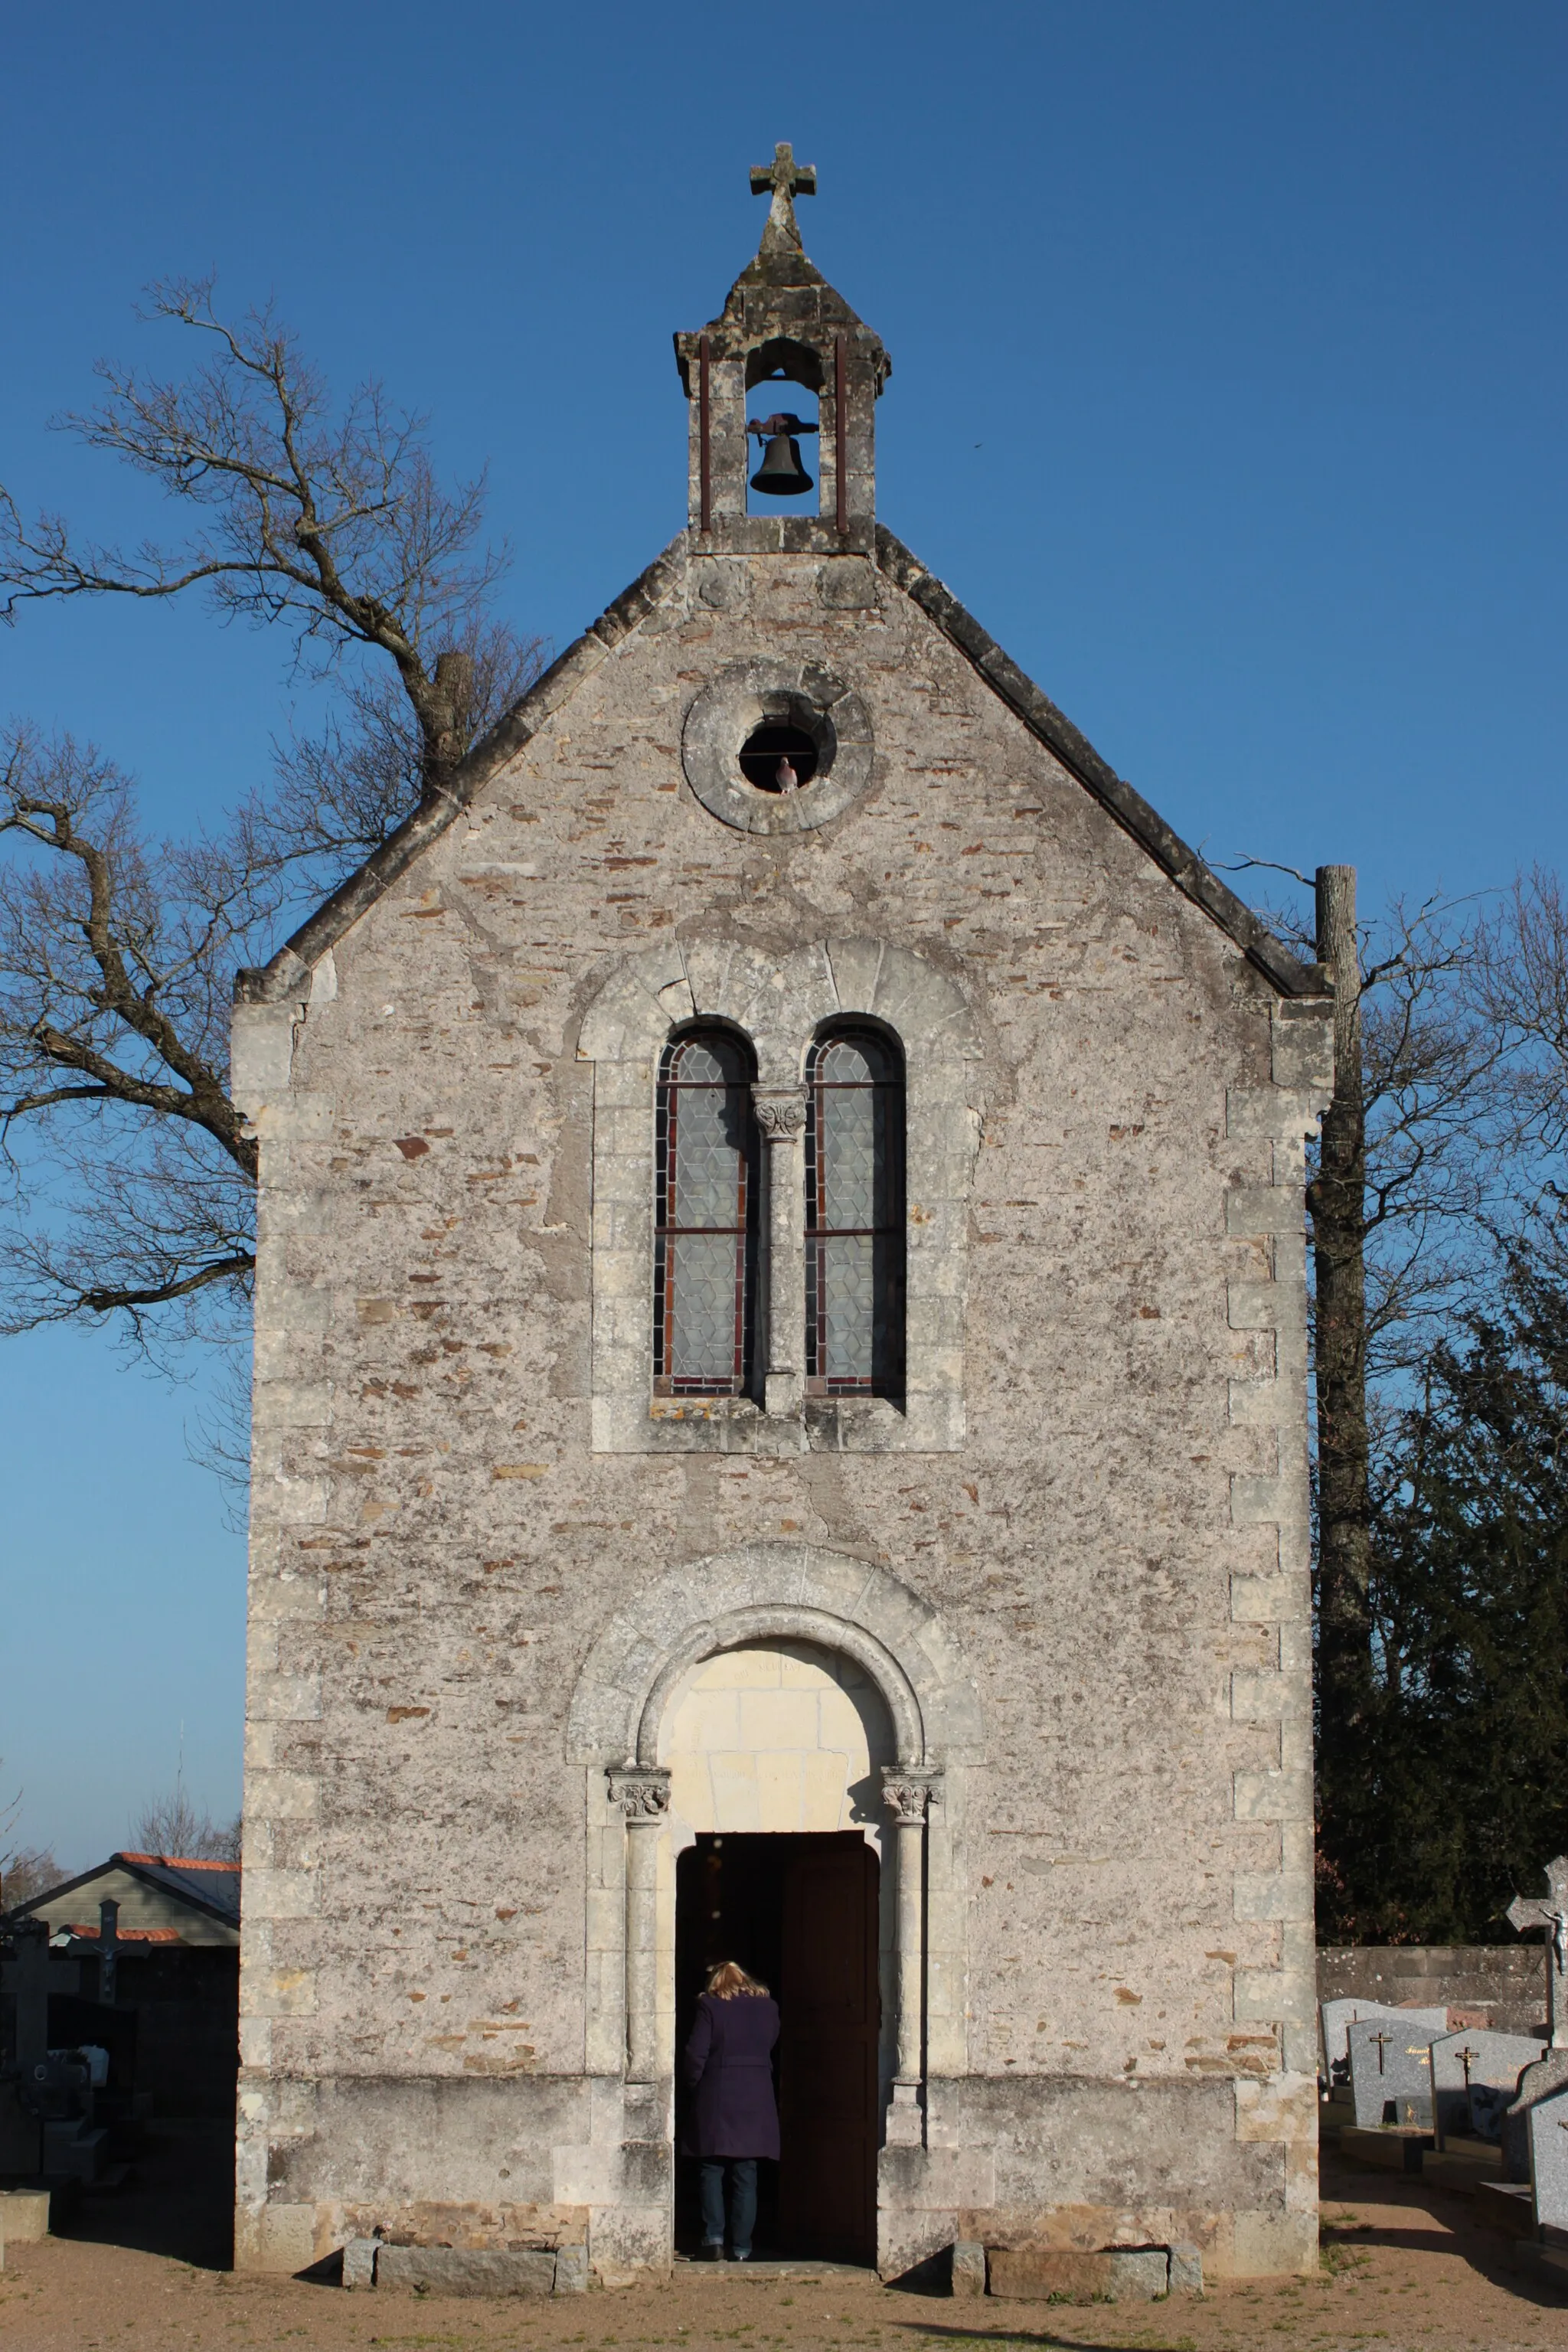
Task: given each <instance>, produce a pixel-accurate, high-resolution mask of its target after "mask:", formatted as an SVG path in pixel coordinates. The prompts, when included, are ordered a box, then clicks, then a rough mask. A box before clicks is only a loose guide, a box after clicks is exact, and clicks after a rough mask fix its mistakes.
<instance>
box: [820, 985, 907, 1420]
mask: <svg viewBox="0 0 1568 2352" xmlns="http://www.w3.org/2000/svg"><path fill="white" fill-rule="evenodd" d="M805 1361H806V1385H807V1388H808V1390H809V1391H813V1392H814V1393H816V1395H818V1396H843V1395H853V1394H861V1395H871V1396H892V1397H896V1396H900V1395H901V1394H902V1393H903V1385H904V1068H903V1058H902V1055H900V1052H899V1049H898V1047H897V1046H896V1045H894V1044H893V1042H892V1040H891V1039H890V1038H888V1037H885V1036H883V1035H882V1034H880V1033H879V1032H878V1031H876V1030H873V1029H869V1028H862V1027H858V1026H857V1027H838V1028H834V1029H830V1030H826V1031H824V1033H823V1034H821V1035H820V1036H819V1037H818V1038H817V1040H816V1044H815V1045H813V1046H812V1049H811V1053H810V1055H809V1056H808V1058H807V1062H806V1103H805Z"/></svg>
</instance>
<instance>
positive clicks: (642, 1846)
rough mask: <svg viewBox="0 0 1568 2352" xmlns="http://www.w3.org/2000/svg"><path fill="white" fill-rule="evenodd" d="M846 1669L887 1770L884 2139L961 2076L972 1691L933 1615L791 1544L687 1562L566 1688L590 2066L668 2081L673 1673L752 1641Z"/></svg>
mask: <svg viewBox="0 0 1568 2352" xmlns="http://www.w3.org/2000/svg"><path fill="white" fill-rule="evenodd" d="M777 1639H786V1640H794V1641H802V1642H806V1643H811V1644H812V1645H813V1646H814V1647H816V1648H817V1649H821V1650H826V1651H830V1652H837V1653H838V1654H841V1655H843V1656H845V1657H847V1658H848V1659H850V1660H852V1661H853V1663H854V1664H856V1665H857V1666H858V1668H859V1669H860V1670H861V1671H862V1672H863V1673H864V1674H865V1675H867V1676H868V1679H869V1681H870V1682H871V1683H872V1684H873V1685H875V1687H876V1688H877V1690H878V1691H879V1693H880V1695H881V1697H882V1700H883V1703H884V1705H885V1706H886V1708H887V1712H888V1717H889V1723H890V1725H891V1729H892V1738H893V1747H894V1758H895V1760H894V1762H893V1763H892V1764H890V1765H888V1766H885V1767H884V1768H883V1769H882V1776H881V1777H882V1791H883V1803H884V1806H885V1808H886V1810H887V1811H888V1813H889V1817H890V1821H891V1823H892V1828H893V1837H894V1841H895V1861H894V1893H895V1911H894V1916H895V1921H896V1932H895V1965H894V2000H895V2006H896V2015H895V2018H894V2042H895V2049H896V2059H895V2077H894V2081H893V2084H892V2085H891V2097H890V2102H889V2107H888V2110H887V2115H886V2121H885V2126H884V2128H885V2131H886V2136H887V2138H888V2140H889V2142H890V2143H894V2144H897V2143H900V2142H901V2143H904V2144H912V2145H916V2146H918V2145H920V2144H921V2142H922V2141H923V2139H924V2137H925V2126H926V2118H925V2092H924V2085H925V2083H926V2080H927V2079H928V2076H933V2075H934V2076H939V2077H940V2076H949V2075H962V2074H964V2073H966V2072H967V2068H968V2057H967V2035H966V2030H965V2014H964V1988H965V1985H966V1983H967V1977H968V1961H967V1925H968V1915H967V1907H966V1906H965V1905H964V1903H963V1900H962V1899H961V1897H960V1894H959V1889H960V1888H961V1887H962V1885H963V1883H964V1879H963V1846H964V1842H965V1819H966V1811H967V1806H966V1783H967V1777H968V1774H967V1768H968V1767H969V1766H971V1765H973V1764H978V1763H980V1762H981V1761H982V1760H983V1758H984V1741H983V1733H982V1726H981V1720H980V1706H979V1701H978V1698H977V1696H976V1694H975V1690H974V1685H973V1681H972V1680H971V1678H970V1676H969V1675H968V1673H967V1670H966V1669H965V1667H964V1664H963V1659H962V1657H961V1656H960V1654H959V1652H958V1650H957V1648H956V1645H955V1644H954V1643H953V1641H952V1637H951V1635H950V1634H949V1633H947V1631H946V1629H945V1627H944V1626H943V1625H942V1621H941V1619H940V1618H939V1617H938V1616H937V1614H936V1612H934V1611H933V1610H932V1609H931V1608H930V1607H929V1606H928V1604H927V1603H926V1602H924V1601H921V1600H920V1599H919V1597H918V1596H917V1595H916V1594H915V1593H914V1592H912V1591H910V1588H909V1586H907V1585H906V1584H904V1583H902V1582H901V1581H900V1580H899V1579H898V1578H897V1577H894V1576H892V1575H890V1574H889V1571H888V1570H886V1569H883V1568H880V1567H879V1566H877V1565H876V1564H875V1563H874V1562H872V1561H869V1560H867V1559H858V1558H856V1557H855V1556H853V1555H852V1554H848V1553H841V1552H836V1551H831V1550H827V1549H818V1548H817V1547H816V1546H811V1545H805V1544H786V1543H758V1544H750V1545H747V1546H745V1547H744V1548H743V1549H741V1550H739V1551H734V1552H726V1553H722V1554H716V1555H713V1556H711V1557H710V1558H708V1559H696V1560H690V1561H688V1562H686V1563H684V1564H683V1565H682V1566H680V1567H679V1568H676V1569H674V1570H670V1571H669V1572H668V1574H667V1575H665V1576H663V1577H662V1578H660V1579H659V1580H658V1581H656V1582H655V1583H653V1584H651V1585H649V1586H647V1587H646V1588H645V1589H644V1590H643V1591H641V1592H639V1593H637V1595H636V1596H635V1597H634V1598H633V1599H631V1600H630V1601H627V1602H626V1605H625V1607H624V1608H623V1609H621V1610H620V1611H618V1612H616V1616H615V1617H613V1618H612V1619H611V1621H610V1622H609V1623H608V1624H607V1625H606V1626H605V1629H604V1631H603V1633H601V1634H600V1636H599V1638H598V1640H597V1641H596V1642H595V1644H594V1647H593V1649H592V1650H591V1651H590V1653H589V1654H588V1657H587V1659H586V1660H585V1662H584V1666H583V1670H582V1673H581V1675H580V1676H579V1678H578V1682H577V1686H576V1689H575V1690H574V1694H573V1698H572V1706H571V1710H570V1715H569V1717H568V1727H567V1752H568V1754H569V1756H570V1758H571V1759H572V1761H573V1762H574V1763H575V1764H580V1765H582V1766H584V1768H585V1771H584V1779H585V1783H586V1788H585V1795H586V1807H587V1815H586V1831H587V1840H588V1916H589V1922H590V1932H589V1950H588V1956H587V1957H588V1987H587V2008H588V2018H587V2063H588V2067H589V2071H590V2072H591V2073H593V2074H610V2075H621V2076H623V2078H624V2080H625V2081H626V2083H627V2084H655V2085H668V2083H669V2081H670V2079H671V2077H672V2074H673V2071H674V2063H675V2047H674V2024H675V2021H674V2019H673V2017H672V2016H670V2015H668V2014H665V2013H663V2012H661V2011H660V2008H659V2000H658V1981H659V1967H658V1958H659V1955H658V1902H657V1887H658V1848H659V1843H660V1841H661V1840H664V1839H667V1838H668V1835H669V1825H668V1818H667V1817H668V1807H669V1773H668V1769H667V1768H666V1766H665V1765H664V1763H663V1762H662V1760H661V1758H660V1747H661V1742H662V1739H663V1737H664V1734H665V1732H666V1729H667V1727H668V1721H669V1717H670V1716H671V1714H672V1712H673V1708H674V1705H675V1703H676V1701H677V1700H678V1698H679V1694H680V1692H681V1689H682V1687H683V1685H684V1684H685V1681H686V1678H687V1677H688V1676H689V1675H690V1674H691V1673H692V1671H693V1670H694V1669H695V1668H696V1667H698V1666H699V1665H700V1664H703V1663H704V1662H705V1661H706V1660H708V1659H709V1658H711V1657H715V1656H717V1655H718V1654H720V1653H721V1652H722V1651H725V1650H731V1649H740V1648H744V1647H746V1646H748V1645H750V1644H752V1643H757V1642H759V1641H768V1640H777Z"/></svg>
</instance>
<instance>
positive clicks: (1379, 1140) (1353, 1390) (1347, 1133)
mask: <svg viewBox="0 0 1568 2352" xmlns="http://www.w3.org/2000/svg"><path fill="white" fill-rule="evenodd" d="M1246 863H1247V865H1249V866H1250V865H1260V864H1261V863H1262V861H1260V860H1251V859H1249V860H1247V861H1246ZM1274 870H1276V871H1282V872H1289V873H1291V877H1292V878H1293V879H1294V880H1296V881H1297V882H1299V883H1300V884H1301V885H1302V886H1303V887H1312V888H1313V892H1314V901H1315V904H1314V919H1313V921H1312V923H1311V924H1310V926H1309V925H1308V924H1307V923H1306V922H1305V921H1304V920H1303V919H1301V918H1300V916H1299V915H1297V914H1295V913H1294V912H1292V911H1291V910H1290V909H1289V908H1287V909H1284V910H1280V909H1278V908H1275V909H1271V910H1270V911H1271V919H1272V920H1273V921H1274V922H1275V924H1276V926H1277V927H1278V928H1279V929H1280V930H1281V931H1282V932H1283V933H1284V934H1285V936H1286V937H1287V938H1289V939H1290V940H1292V941H1293V943H1294V944H1295V945H1297V946H1298V947H1299V948H1300V950H1302V951H1303V952H1305V953H1306V954H1309V955H1315V957H1316V958H1317V960H1318V961H1319V962H1320V963H1321V965H1322V966H1323V968H1324V971H1325V973H1326V976H1327V977H1328V979H1329V980H1330V982H1331V985H1332V987H1333V990H1334V999H1335V1004H1334V1047H1335V1065H1336V1067H1335V1086H1334V1094H1333V1098H1332V1100H1331V1103H1330V1105H1329V1108H1328V1109H1327V1111H1326V1113H1325V1115H1324V1118H1323V1127H1322V1136H1321V1143H1320V1145H1319V1146H1318V1148H1317V1150H1316V1152H1315V1154H1314V1164H1313V1165H1312V1167H1311V1169H1310V1181H1309V1184H1308V1190H1307V1206H1308V1211H1309V1214H1310V1220H1311V1240H1312V1271H1313V1299H1312V1310H1313V1365H1314V1375H1315V1390H1316V1405H1317V1424H1316V1431H1315V1436H1316V1454H1315V1467H1316V1500H1317V1517H1318V1543H1317V1592H1316V1601H1317V1620H1318V1703H1319V1740H1320V1755H1321V1759H1322V1762H1323V1765H1324V1787H1325V1789H1326V1790H1330V1791H1331V1787H1332V1781H1333V1772H1332V1759H1334V1758H1335V1757H1337V1756H1344V1757H1348V1756H1351V1755H1353V1753H1354V1752H1355V1739H1356V1737H1357V1734H1358V1732H1359V1730H1360V1728H1361V1727H1362V1726H1363V1723H1364V1721H1365V1718H1366V1715H1367V1710H1368V1707H1369V1705H1370V1704H1371V1700H1372V1696H1373V1685H1374V1660H1373V1641H1374V1631H1375V1629H1374V1625H1373V1599H1372V1592H1371V1583H1372V1522H1373V1509H1374V1502H1375V1490H1376V1485H1377V1481H1378V1477H1379V1475H1380V1466H1381V1456H1382V1454H1383V1452H1384V1450H1385V1441H1386V1439H1387V1437H1388V1435H1389V1433H1391V1432H1392V1430H1393V1429H1394V1424H1395V1422H1396V1419H1397V1415H1396V1412H1395V1409H1394V1405H1395V1398H1396V1394H1397V1391H1398V1386H1399V1383H1400V1381H1402V1380H1403V1378H1404V1377H1405V1375H1406V1374H1408V1373H1409V1372H1410V1371H1411V1370H1413V1369H1414V1368H1415V1366H1417V1365H1418V1364H1420V1363H1421V1362H1422V1361H1423V1360H1425V1358H1426V1355H1427V1354H1428V1353H1429V1351H1430V1349H1431V1346H1432V1344H1433V1341H1434V1339H1436V1336H1437V1335H1438V1333H1439V1332H1440V1330H1441V1328H1442V1327H1443V1324H1444V1321H1445V1318H1447V1316H1448V1315H1450V1314H1451V1313H1452V1312H1453V1310H1454V1309H1455V1307H1457V1306H1458V1305H1459V1304H1460V1303H1462V1302H1463V1301H1465V1300H1466V1299H1467V1298H1468V1297H1471V1296H1473V1295H1474V1292H1475V1289H1476V1286H1477V1285H1478V1283H1479V1281H1481V1280H1482V1279H1484V1277H1485V1275H1486V1273H1487V1272H1488V1271H1489V1269H1490V1268H1491V1266H1492V1265H1493V1264H1494V1263H1495V1251H1494V1248H1493V1244H1492V1232H1491V1223H1490V1213H1491V1211H1492V1209H1493V1206H1494V1204H1495V1200H1496V1194H1497V1188H1498V1183H1499V1179H1500V1175H1501V1173H1502V1171H1503V1170H1504V1167H1505V1164H1506V1154H1505V1153H1504V1151H1503V1149H1502V1139H1501V1135H1500V1127H1499V1121H1498V1115H1497V1113H1498V1066H1499V1065H1498V1040H1497V1030H1496V1024H1495V1023H1494V1022H1493V1021H1491V1020H1489V1018H1487V1017H1486V1016H1485V1014H1484V1013H1483V1012H1482V1011H1481V1009H1480V1008H1479V1006H1478V1004H1477V1003H1476V1002H1475V999H1474V992H1473V989H1472V987H1471V984H1470V975H1471V972H1472V968H1473V966H1474V963H1475V959H1476V955H1477V941H1478V937H1479V930H1480V929H1481V926H1480V923H1479V920H1478V919H1477V918H1476V916H1475V914H1474V910H1473V908H1468V907H1464V906H1457V905H1455V904H1453V903H1451V902H1448V901H1446V900H1444V899H1442V898H1428V899H1426V900H1424V901H1423V902H1421V903H1420V904H1419V905H1417V906H1415V907H1414V908H1412V907H1409V906H1407V905H1406V904H1405V903H1404V902H1401V901H1397V900H1396V901H1395V902H1394V905H1393V906H1392V907H1390V908H1389V909H1388V910H1387V912H1386V913H1385V914H1384V917H1383V918H1382V919H1380V920H1379V921H1378V922H1377V923H1375V924H1366V923H1363V922H1362V921H1360V920H1359V919H1358V916H1357V909H1356V891H1355V869H1354V867H1353V866H1320V867H1319V869H1318V871H1317V875H1316V877H1315V879H1314V882H1313V884H1311V885H1309V884H1308V882H1307V877H1305V876H1304V875H1300V874H1295V873H1294V872H1293V869H1289V868H1278V867H1277V868H1275V869H1274ZM1467 916H1468V920H1467V919H1466V917H1467Z"/></svg>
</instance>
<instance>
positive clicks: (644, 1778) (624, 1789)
mask: <svg viewBox="0 0 1568 2352" xmlns="http://www.w3.org/2000/svg"><path fill="white" fill-rule="evenodd" d="M605 1777H606V1778H607V1780H609V1783H610V1802H611V1804H612V1805H614V1806H615V1807H616V1811H618V1812H620V1813H623V1814H624V1815H625V1817H626V1820H627V1822H633V1823H636V1822H658V1821H662V1820H663V1819H664V1816H665V1814H666V1813H668V1811H669V1774H668V1772H667V1771H666V1770H665V1769H664V1767H663V1766H662V1765H660V1764H626V1765H615V1764H612V1765H611V1766H610V1768H609V1770H608V1772H607V1774H606V1776H605Z"/></svg>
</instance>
